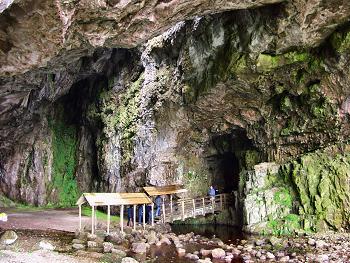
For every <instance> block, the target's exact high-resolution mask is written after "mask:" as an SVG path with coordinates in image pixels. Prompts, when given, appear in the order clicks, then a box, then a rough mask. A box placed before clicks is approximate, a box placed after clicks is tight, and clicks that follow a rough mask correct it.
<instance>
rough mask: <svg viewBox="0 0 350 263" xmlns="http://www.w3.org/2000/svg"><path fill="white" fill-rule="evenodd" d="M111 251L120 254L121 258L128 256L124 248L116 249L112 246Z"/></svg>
mask: <svg viewBox="0 0 350 263" xmlns="http://www.w3.org/2000/svg"><path fill="white" fill-rule="evenodd" d="M111 253H112V254H115V255H118V257H121V258H122V257H125V256H126V253H125V252H124V251H123V250H120V249H116V248H112V249H111Z"/></svg>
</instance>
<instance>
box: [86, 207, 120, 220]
mask: <svg viewBox="0 0 350 263" xmlns="http://www.w3.org/2000/svg"><path fill="white" fill-rule="evenodd" d="M95 213H96V217H97V220H107V214H106V213H104V212H102V211H100V210H95ZM81 214H82V215H84V216H88V217H91V215H92V210H91V207H86V206H83V207H82V209H81ZM119 220H120V218H119V216H116V215H111V222H112V221H113V222H119Z"/></svg>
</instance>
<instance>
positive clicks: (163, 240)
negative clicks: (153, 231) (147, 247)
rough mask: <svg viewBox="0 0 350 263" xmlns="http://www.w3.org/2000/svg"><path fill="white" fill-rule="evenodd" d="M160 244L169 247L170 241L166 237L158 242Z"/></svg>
mask: <svg viewBox="0 0 350 263" xmlns="http://www.w3.org/2000/svg"><path fill="white" fill-rule="evenodd" d="M160 243H161V244H167V245H171V241H170V240H169V238H167V237H163V238H162V239H161V240H160Z"/></svg>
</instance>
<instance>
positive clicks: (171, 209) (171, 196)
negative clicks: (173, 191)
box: [170, 195, 173, 222]
mask: <svg viewBox="0 0 350 263" xmlns="http://www.w3.org/2000/svg"><path fill="white" fill-rule="evenodd" d="M170 218H171V222H173V195H170Z"/></svg>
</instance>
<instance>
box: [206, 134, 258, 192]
mask: <svg viewBox="0 0 350 263" xmlns="http://www.w3.org/2000/svg"><path fill="white" fill-rule="evenodd" d="M210 150H211V152H213V153H214V154H212V155H210V156H208V157H207V163H208V166H209V172H210V173H211V178H212V181H211V182H212V184H213V186H214V187H215V188H216V189H218V191H219V193H230V192H232V191H238V188H239V178H240V172H241V171H242V169H245V170H248V169H251V167H249V166H250V165H252V164H251V163H254V162H256V163H257V162H259V161H260V160H259V159H260V158H259V153H258V151H257V150H256V148H255V147H254V146H253V144H252V142H251V141H250V140H249V139H248V138H247V135H246V133H245V131H244V130H237V131H234V132H232V133H231V134H224V135H218V136H214V137H212V141H211V142H210ZM252 153H253V154H252ZM252 155H253V156H255V157H256V160H254V158H253V160H249V162H250V163H248V161H247V156H252Z"/></svg>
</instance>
